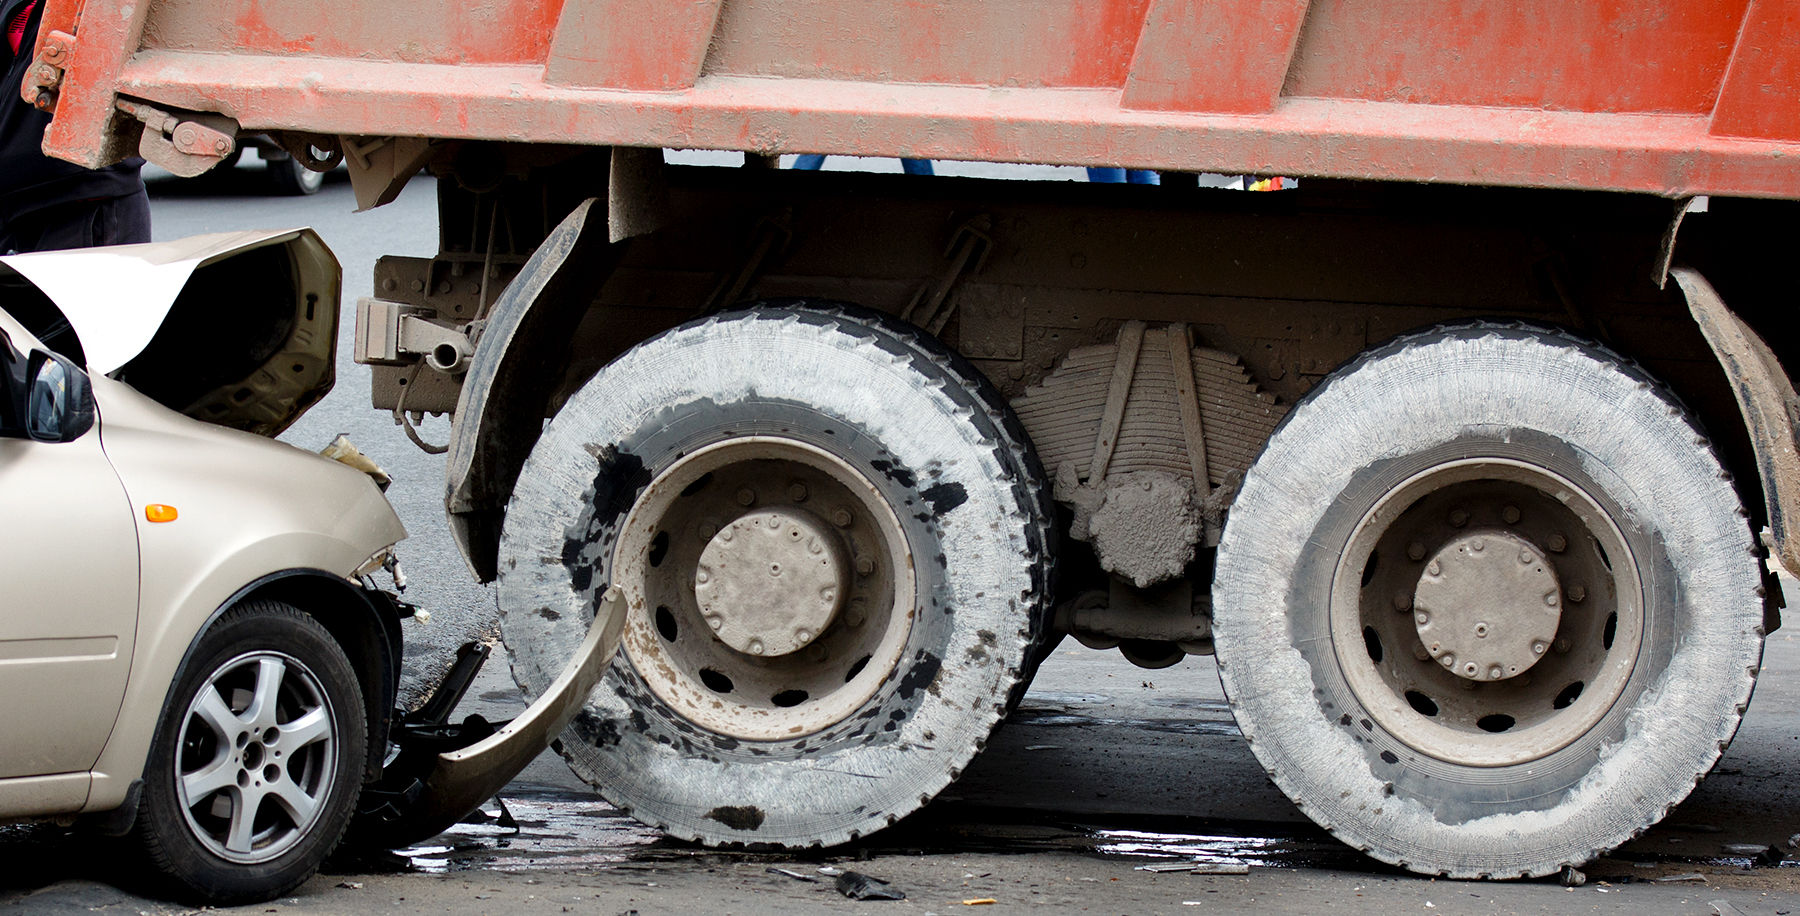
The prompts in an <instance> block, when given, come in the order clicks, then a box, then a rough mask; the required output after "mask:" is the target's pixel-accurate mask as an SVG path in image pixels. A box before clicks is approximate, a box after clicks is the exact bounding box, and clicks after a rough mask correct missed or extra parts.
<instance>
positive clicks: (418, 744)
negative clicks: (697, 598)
mask: <svg viewBox="0 0 1800 916" xmlns="http://www.w3.org/2000/svg"><path fill="white" fill-rule="evenodd" d="M624 629H625V601H624V597H623V595H622V594H621V593H620V592H619V591H618V590H617V589H610V588H609V589H607V590H606V594H605V596H603V597H602V598H601V599H600V602H599V605H598V607H597V608H596V609H595V614H594V622H593V623H592V624H591V625H590V626H589V627H588V633H587V638H586V639H585V640H583V641H582V643H581V646H580V648H578V649H576V651H575V655H574V657H573V658H571V659H570V660H569V662H568V664H567V665H565V666H564V667H563V670H562V673H561V674H559V675H557V677H556V680H555V681H553V682H551V684H550V687H549V689H547V690H545V691H544V693H543V694H542V695H541V696H539V697H538V698H537V700H536V701H535V702H533V703H532V704H531V705H530V706H529V707H527V708H526V710H525V711H524V712H523V713H521V714H520V715H519V717H518V718H516V719H513V720H512V721H510V722H506V723H503V724H501V725H499V726H497V727H495V726H490V725H488V723H487V722H485V721H484V720H482V719H481V718H480V717H478V716H471V717H469V718H468V719H465V720H464V721H463V724H462V725H460V726H443V727H431V726H429V725H427V726H426V727H424V728H420V729H416V730H413V731H406V730H401V733H400V734H398V735H397V736H396V737H397V740H398V741H399V743H400V744H401V753H400V756H398V757H396V758H395V760H394V762H393V763H392V764H390V765H389V767H388V770H387V772H386V773H384V775H383V777H382V780H381V782H380V783H378V784H377V785H375V786H372V787H370V788H369V789H367V790H365V791H364V793H363V794H364V801H363V805H362V811H361V812H359V814H358V817H357V821H356V822H355V823H354V824H353V825H352V827H351V830H350V833H349V835H348V836H346V837H345V842H346V843H348V844H351V845H355V846H362V847H375V848H390V849H391V848H395V847H400V846H407V845H410V844H412V843H416V842H418V841H420V840H424V839H427V838H429V837H432V836H436V835H437V834H439V833H442V832H443V831H444V829H445V828H447V827H449V826H450V825H452V824H455V823H456V822H458V821H460V820H462V819H463V818H464V817H466V816H467V815H468V814H469V812H471V811H474V810H475V808H476V807H477V806H479V805H480V804H481V803H482V802H484V801H486V800H487V799H489V798H492V797H493V796H494V795H495V793H497V792H499V791H500V790H501V789H502V788H505V786H506V784H507V783H509V782H511V781H512V779H513V777H514V776H517V775H519V772H520V771H522V770H524V769H525V767H526V766H528V765H530V763H531V761H533V760H535V759H537V756H538V755H539V754H541V753H543V752H544V749H545V748H547V747H549V746H550V743H551V742H552V741H554V740H556V737H557V736H558V735H560V734H562V731H563V729H565V728H567V727H568V725H569V722H570V721H571V720H573V719H574V718H575V714H576V713H578V712H580V711H581V709H582V707H583V706H584V705H586V703H587V696H588V692H589V691H591V690H593V689H594V685H595V684H597V683H599V681H600V676H601V675H602V674H604V673H605V672H606V668H607V666H608V665H610V664H611V663H612V658H613V654H614V653H616V652H617V651H618V649H619V639H620V637H621V635H622V634H623V633H624ZM474 667H478V664H477V665H476V666H474ZM463 670H465V671H467V673H468V675H469V677H472V675H473V671H472V670H471V669H470V668H464V669H463ZM456 680H457V671H456V670H455V669H453V670H452V673H451V675H450V677H449V678H447V679H446V685H447V686H448V685H450V684H451V683H452V682H453V681H456ZM467 681H468V678H467V677H465V678H462V679H461V680H460V683H457V684H456V686H455V687H454V688H453V689H455V690H457V691H458V692H460V690H462V689H466V687H467ZM433 699H434V700H435V699H436V698H435V697H434V698H433ZM427 705H431V704H430V703H429V702H428V704H427ZM444 712H445V713H447V712H448V710H447V709H446V710H444ZM409 739H410V740H409ZM409 744H411V745H412V746H410V747H409V746H408V745H409ZM420 749H424V750H426V751H427V752H428V753H427V755H426V756H424V757H423V758H421V756H420V754H419V753H418V752H419V750H420ZM430 751H436V753H435V755H431V754H429V752H430Z"/></svg>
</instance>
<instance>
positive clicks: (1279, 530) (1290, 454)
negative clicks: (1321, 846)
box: [1213, 325, 1763, 878]
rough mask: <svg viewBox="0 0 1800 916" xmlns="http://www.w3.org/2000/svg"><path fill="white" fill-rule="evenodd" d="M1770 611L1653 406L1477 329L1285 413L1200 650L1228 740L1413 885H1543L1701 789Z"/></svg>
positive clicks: (1614, 375)
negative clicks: (1526, 881)
mask: <svg viewBox="0 0 1800 916" xmlns="http://www.w3.org/2000/svg"><path fill="white" fill-rule="evenodd" d="M1496 548H1497V549H1496ZM1760 586H1761V572H1760V568H1759V561H1758V560H1757V556H1756V554H1755V553H1754V541H1753V539H1752V534H1751V531H1750V529H1749V526H1748V525H1747V524H1746V522H1745V513H1744V512H1743V509H1742V508H1741V505H1740V503H1739V501H1738V496H1737V494H1736V492H1735V491H1734V490H1733V489H1732V487H1731V485H1730V483H1729V482H1728V478H1727V475H1725V474H1724V472H1723V469H1722V468H1721V466H1720V464H1719V462H1718V459H1717V458H1716V457H1715V456H1714V454H1713V452H1712V450H1711V448H1710V447H1709V446H1708V445H1707V443H1706V440H1705V439H1704V438H1702V437H1701V434H1700V432H1699V431H1698V429H1697V427H1696V425H1695V424H1694V422H1693V421H1692V420H1691V418H1689V417H1688V416H1687V415H1686V414H1685V412H1684V411H1683V410H1682V409H1681V407H1680V405H1679V404H1678V403H1677V402H1676V401H1675V400H1674V398H1673V397H1672V396H1671V395H1669V394H1668V393H1667V392H1666V391H1665V390H1663V389H1662V388H1660V387H1659V386H1657V385H1656V384H1655V383H1654V382H1653V381H1652V380H1651V379H1650V378H1649V377H1648V376H1646V375H1645V374H1644V373H1643V372H1642V371H1641V370H1639V369H1638V368H1637V367H1635V366H1632V365H1630V364H1629V363H1626V362H1625V361H1624V360H1622V359H1620V358H1619V357H1618V356H1616V355H1614V354H1612V353H1609V352H1607V351H1605V350H1602V349H1599V348H1597V347H1594V346H1591V345H1587V344H1585V343H1583V342H1580V341H1576V340H1574V339H1571V338H1569V337H1566V336H1564V335H1561V334H1559V333H1557V332H1553V331H1544V330H1538V329H1531V328H1522V327H1500V326H1494V325H1476V326H1467V327H1455V328H1449V329H1444V330H1440V331H1436V332H1432V333H1428V334H1423V335H1418V336H1414V337H1409V338H1405V339H1401V340H1398V341H1396V342H1393V343H1390V344H1388V345H1386V346H1383V347H1381V348H1379V349H1377V350H1374V351H1372V352H1370V353H1368V354H1365V355H1364V356H1362V357H1360V358H1359V359H1358V360H1357V361H1356V362H1354V363H1353V364H1351V365H1350V366H1348V367H1346V368H1345V369H1344V370H1341V371H1340V372H1339V373H1337V374H1336V375H1334V376H1332V377H1331V378H1329V379H1327V380H1326V382H1325V383H1323V384H1322V385H1320V386H1319V387H1318V388H1317V389H1315V390H1314V391H1313V392H1312V393H1311V394H1309V395H1308V396H1307V397H1306V398H1305V399H1303V400H1302V401H1301V402H1300V403H1299V404H1298V405H1296V406H1295V408H1294V410H1293V412H1292V413H1291V414H1289V416H1288V418H1287V420H1286V421H1285V423H1284V424H1283V426H1282V427H1281V428H1280V429H1278V430H1277V431H1276V433H1275V435H1274V437H1273V438H1272V439H1271V440H1270V442H1269V444H1268V447H1267V448H1266V450H1265V451H1264V452H1263V455H1262V456H1261V457H1260V458H1259V459H1258V460H1257V463H1256V465H1255V466H1254V467H1253V468H1251V470H1250V473H1249V474H1248V475H1247V477H1246V479H1245V482H1244V488H1243V491H1242V493H1241V494H1240V495H1239V497H1238V499H1237V501H1236V503H1235V504H1234V505H1233V506H1232V508H1231V514H1230V519H1229V521H1228V523H1227V525H1226V528H1225V532H1224V538H1223V541H1222V543H1221V545H1220V548H1219V561H1218V574H1217V578H1216V580H1215V582H1214V586H1213V608H1214V638H1215V644H1216V646H1217V651H1218V660H1219V668H1220V675H1221V678H1222V679H1223V681H1224V685H1225V690H1226V693H1227V695H1228V696H1229V697H1230V698H1231V701H1232V706H1233V709H1234V710H1235V712H1236V715H1237V718H1238V723H1239V726H1240V727H1241V728H1242V730H1243V733H1244V736H1245V738H1246V739H1247V740H1249V741H1250V742H1251V748H1252V749H1253V750H1254V751H1255V753H1256V755H1257V757H1258V759H1259V760H1261V762H1262V763H1263V766H1264V767H1265V768H1266V769H1267V770H1268V771H1269V773H1270V775H1271V777H1272V778H1273V779H1274V781H1275V782H1276V784H1277V785H1279V786H1280V787H1281V788H1282V790H1283V791H1284V792H1286V793H1287V794H1288V796H1289V797H1290V798H1292V799H1293V800H1294V801H1295V803H1296V804H1298V805H1299V806H1300V807H1301V808H1302V809H1303V810H1305V811H1306V813H1307V815H1308V816H1310V817H1311V818H1313V820H1315V821H1317V822H1318V823H1319V824H1320V825H1321V826H1324V827H1326V828H1327V829H1329V830H1331V831H1332V832H1333V833H1335V834H1336V835H1337V836H1338V837H1340V838H1341V839H1343V840H1344V841H1345V842H1346V843H1349V844H1350V845H1352V846H1355V847H1357V848H1358V849H1362V850H1364V851H1366V852H1368V853H1369V855H1371V856H1374V857H1375V858H1377V859H1380V860H1382V861H1384V862H1389V863H1393V864H1396V865H1400V866H1402V867H1405V868H1408V869H1411V870H1413V871H1417V872H1422V873H1426V874H1437V875H1446V876H1450V877H1456V878H1477V877H1494V878H1505V877H1529V876H1540V875H1548V874H1552V873H1555V872H1557V871H1558V870H1560V869H1562V868H1563V867H1565V866H1572V865H1580V864H1582V863H1584V862H1587V861H1589V860H1591V859H1593V858H1595V857H1596V856H1599V855H1601V854H1603V853H1605V852H1607V851H1608V850H1611V849H1613V848H1614V847H1617V846H1618V845H1619V844H1621V843H1624V842H1625V841H1627V840H1629V839H1631V838H1632V837H1633V836H1636V835H1637V834H1638V833H1640V832H1642V831H1643V830H1644V829H1645V828H1647V827H1649V826H1650V825H1652V824H1654V823H1656V822H1657V821H1658V820H1659V819H1661V818H1662V817H1663V816H1664V815H1665V814H1666V813H1667V812H1668V811H1669V810H1670V809H1672V808H1673V807H1674V806H1675V805H1676V804H1678V803H1679V802H1680V801H1681V800H1682V799H1683V798H1685V797H1686V796H1687V795H1688V793H1689V792H1690V791H1691V790H1692V789H1693V787H1694V785H1695V783H1696V782H1697V781H1698V780H1699V779H1700V778H1701V777H1702V776H1703V775H1704V774H1705V773H1706V772H1707V771H1708V770H1710V769H1711V768H1712V766H1713V764H1714V763H1715V762H1716V761H1717V760H1718V758H1719V755H1720V753H1721V752H1722V750H1723V749H1724V747H1725V746H1726V744H1727V743H1728V742H1729V741H1730V740H1731V737H1732V735H1733V733H1734V732H1735V731H1736V729H1737V726H1738V721H1739V718H1740V716H1741V714H1742V711H1743V709H1744V707H1745V705H1746V704H1747V703H1748V702H1749V699H1750V693H1751V689H1752V687H1753V686H1754V683H1755V677H1756V673H1757V669H1758V665H1759V663H1760V658H1761V652H1762V635H1763V634H1762V629H1761V626H1762V597H1761V592H1762V590H1761V587H1760ZM1458 589H1461V591H1458ZM1465 631H1466V632H1465ZM1509 639H1510V640H1514V641H1513V642H1507V640H1509ZM1459 653H1460V654H1459Z"/></svg>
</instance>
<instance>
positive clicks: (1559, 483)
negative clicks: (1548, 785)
mask: <svg viewBox="0 0 1800 916" xmlns="http://www.w3.org/2000/svg"><path fill="white" fill-rule="evenodd" d="M1471 545H1485V546H1486V547H1487V548H1488V549H1489V550H1494V549H1495V548H1498V551H1496V552H1495V553H1493V554H1490V555H1488V557H1487V558H1486V559H1484V560H1482V562H1484V563H1487V564H1489V565H1490V566H1492V564H1494V563H1496V562H1498V561H1497V560H1495V559H1494V557H1502V558H1509V559H1507V560H1506V562H1505V563H1504V564H1502V565H1501V566H1500V567H1493V568H1496V569H1500V570H1501V572H1500V573H1499V581H1501V582H1503V583H1505V586H1506V587H1504V588H1499V589H1493V590H1492V595H1491V597H1489V596H1483V597H1481V598H1478V599H1476V600H1473V601H1465V602H1461V603H1460V604H1459V606H1458V607H1457V608H1455V609H1450V608H1443V607H1439V608H1432V609H1427V608H1426V607H1425V606H1424V604H1423V603H1420V602H1421V596H1426V597H1429V598H1431V599H1433V600H1435V601H1437V603H1438V604H1440V605H1441V604H1444V602H1443V601H1442V599H1441V595H1442V594H1443V592H1442V588H1443V586H1442V585H1441V583H1442V582H1444V581H1445V580H1448V579H1450V578H1452V576H1453V575H1456V574H1457V573H1458V571H1459V570H1460V569H1467V568H1472V567H1454V565H1453V564H1455V563H1462V562H1466V561H1467V558H1469V557H1472V556H1476V554H1472V553H1470V551H1469V548H1470V546H1471ZM1527 558H1529V561H1530V562H1526V560H1527ZM1371 560H1373V562H1371ZM1515 560H1516V561H1517V565H1516V566H1513V563H1514V562H1515ZM1545 567H1547V569H1544V568H1545ZM1540 570H1542V572H1540ZM1433 571H1435V572H1436V573H1438V575H1435V576H1431V575H1430V574H1431V573H1432V572H1433ZM1546 575H1547V577H1548V578H1547V579H1545V578H1542V577H1543V576H1546ZM1428 577H1430V579H1431V580H1432V582H1433V583H1436V584H1422V583H1426V582H1427V579H1428ZM1508 577H1510V578H1508ZM1478 581H1481V582H1483V583H1484V584H1486V583H1488V582H1490V581H1492V580H1491V579H1482V580H1478ZM1545 581H1548V582H1549V583H1550V585H1551V586H1552V587H1553V590H1554V597H1555V598H1556V601H1557V610H1558V616H1557V619H1556V621H1555V626H1554V629H1553V634H1554V635H1553V637H1552V638H1550V639H1548V640H1543V639H1542V637H1541V636H1539V635H1537V634H1536V633H1535V632H1531V627H1532V626H1534V625H1535V624H1533V623H1532V622H1531V621H1530V619H1529V617H1528V616H1522V615H1523V614H1524V611H1523V608H1524V607H1525V606H1527V605H1531V606H1536V605H1535V604H1534V602H1537V601H1540V600H1541V601H1544V602H1548V601H1549V598H1548V597H1546V596H1547V595H1548V594H1549V592H1550V590H1548V589H1545V590H1543V591H1540V588H1541V587H1542V586H1543V583H1544V582H1545ZM1527 587H1529V588H1530V589H1531V591H1530V592H1529V593H1523V592H1524V589H1525V588H1527ZM1434 588H1436V589H1439V590H1438V591H1433V590H1432V589H1434ZM1331 594H1332V597H1331V608H1330V612H1329V618H1330V627H1331V638H1332V647H1333V651H1334V653H1335V656H1336V659H1337V661H1338V665H1339V669H1340V670H1341V671H1342V673H1343V676H1344V679H1345V681H1346V682H1347V683H1348V685H1349V688H1350V690H1351V691H1352V693H1354V694H1355V695H1356V697H1357V699H1358V700H1359V701H1360V702H1361V704H1362V706H1363V708H1364V709H1365V710H1367V712H1368V714H1369V717H1370V718H1371V719H1373V720H1374V721H1375V722H1377V723H1379V724H1380V725H1381V727H1382V728H1383V729H1385V730H1386V731H1388V732H1389V733H1390V734H1392V735H1393V736H1394V737H1395V738H1396V739H1398V740H1399V741H1401V742H1402V743H1404V744H1406V745H1407V746H1409V747H1411V748H1413V749H1414V750H1417V751H1419V752H1421V753H1423V754H1426V755H1429V756H1431V757H1435V758H1438V759H1440V760H1444V761H1446V762H1449V763H1453V764H1461V765H1466V766H1479V767H1496V766H1511V765H1517V764H1523V763H1529V762H1531V761H1533V760H1538V759H1541V758H1543V757H1545V756H1548V755H1550V754H1553V753H1555V752H1557V751H1559V750H1561V749H1563V748H1565V747H1568V746H1569V745H1570V744H1573V743H1574V742H1576V741H1577V740H1579V739H1580V738H1581V737H1582V736H1583V735H1584V734H1587V733H1588V732H1589V731H1590V730H1591V729H1593V728H1594V726H1596V725H1597V724H1598V723H1599V722H1600V721H1601V720H1602V719H1603V718H1605V716H1606V715H1607V714H1608V712H1610V711H1611V710H1612V708H1613V706H1614V704H1615V703H1616V702H1617V701H1618V699H1619V698H1620V697H1621V696H1623V694H1624V692H1625V689H1626V686H1627V684H1628V682H1629V681H1630V678H1631V673H1632V671H1633V669H1634V667H1635V664H1636V660H1637V657H1638V654H1639V651H1640V650H1641V648H1642V644H1643V629H1644V605H1643V591H1642V585H1641V582H1640V580H1639V579H1638V577H1637V573H1636V565H1635V563H1634V562H1633V557H1632V554H1631V551H1630V548H1629V546H1628V544H1627V543H1626V541H1625V538H1624V536H1623V534H1622V532H1621V531H1620V530H1619V527H1618V525H1617V524H1616V523H1615V522H1614V520H1613V519H1612V517H1611V516H1610V515H1609V514H1608V513H1607V512H1605V511H1604V510H1603V509H1602V508H1601V505H1600V503H1599V502H1598V501H1597V500H1596V499H1594V498H1593V497H1592V496H1591V495H1589V494H1588V493H1587V492H1586V491H1585V490H1584V489H1583V488H1582V487H1580V486H1578V485H1576V484H1575V483H1573V482H1571V481H1570V480H1568V479H1567V478H1565V477H1563V476H1561V475H1559V474H1556V473H1554V472H1552V471H1549V470H1547V469H1545V468H1541V467H1537V466H1535V465H1531V464H1527V463H1524V462H1519V461H1514V460H1511V459H1503V458H1473V459H1468V460H1463V461H1456V462H1449V463H1446V464H1442V465H1438V466H1436V467H1433V468H1429V469H1427V470H1425V471H1422V472H1420V473H1418V474H1415V475H1413V476H1412V477H1410V478H1408V479H1407V480H1406V481H1404V482H1402V483H1401V484H1400V485H1398V486H1396V487H1394V488H1393V489H1392V490H1390V491H1389V492H1388V493H1387V494H1385V495H1383V497H1382V498H1381V499H1380V500H1378V501H1377V502H1376V503H1375V505H1373V506H1372V507H1371V508H1370V509H1369V510H1368V511H1367V512H1366V513H1365V514H1364V515H1363V517H1362V519H1361V520H1360V521H1359V522H1358V523H1357V525H1356V527H1355V528H1354V529H1353V533H1352V535H1351V536H1350V539H1349V542H1348V543H1347V544H1346V546H1345V549H1344V550H1343V552H1342V553H1341V554H1340V557H1339V561H1338V565H1337V568H1336V571H1335V573H1334V576H1333V580H1332V593H1331ZM1464 594H1465V595H1466V594H1467V593H1464ZM1415 603H1419V606H1415ZM1471 607H1472V608H1478V609H1479V610H1471V609H1469V608H1471ZM1434 614H1435V615H1436V617H1435V618H1434V616H1433V615H1434ZM1421 616H1424V617H1426V618H1432V619H1430V620H1428V621H1426V622H1422V621H1421V620H1420V617H1421ZM1490 616H1493V617H1497V618H1498V621H1499V622H1491V621H1488V620H1486V619H1484V618H1486V617H1490ZM1446 617H1448V618H1449V620H1450V622H1449V624H1447V625H1444V624H1441V623H1440V620H1441V619H1442V618H1446ZM1514 621H1518V623H1516V624H1515V623H1514ZM1476 624H1480V625H1482V626H1484V627H1485V626H1489V625H1492V626H1493V628H1494V637H1495V638H1496V640H1498V638H1499V637H1500V636H1501V635H1503V634H1507V633H1514V632H1518V633H1525V632H1531V635H1529V637H1525V638H1528V639H1529V641H1530V642H1531V643H1532V644H1533V645H1534V647H1535V644H1537V643H1539V642H1540V641H1541V642H1543V649H1542V651H1541V652H1535V651H1534V652H1531V656H1533V657H1531V658H1528V659H1526V660H1529V661H1530V662H1531V663H1530V664H1525V661H1524V660H1521V659H1520V658H1519V656H1518V655H1517V654H1515V655H1513V656H1512V657H1511V659H1512V660H1511V663H1510V664H1507V663H1500V662H1496V661H1495V660H1494V659H1493V658H1485V657H1484V658H1482V659H1481V660H1480V661H1478V662H1471V661H1470V660H1469V658H1467V657H1464V658H1456V659H1454V660H1453V661H1452V662H1451V663H1450V664H1449V665H1446V663H1445V661H1444V656H1445V655H1452V654H1454V653H1451V652H1449V651H1448V647H1446V646H1445V645H1443V644H1442V642H1441V641H1440V640H1439V639H1438V638H1436V634H1438V633H1445V632H1450V631H1454V632H1453V633H1452V634H1451V635H1450V636H1449V638H1450V639H1454V640H1458V641H1459V643H1458V644H1459V645H1461V646H1468V645H1480V644H1482V643H1484V642H1485V641H1486V639H1487V638H1488V633H1487V632H1482V633H1481V634H1480V636H1479V637H1476V638H1473V639H1471V638H1470V635H1471V634H1473V632H1474V627H1475V625H1476ZM1434 625H1436V626H1440V629H1437V630H1433V629H1431V627H1432V626H1434ZM1428 641H1429V642H1431V643H1432V645H1430V646H1427V644H1426V643H1427V642H1428ZM1490 651H1499V650H1490ZM1527 651H1530V650H1527ZM1515 666H1519V667H1521V668H1522V670H1520V671H1519V672H1518V673H1517V674H1513V673H1511V672H1510V671H1507V670H1497V669H1507V668H1511V667H1515ZM1471 668H1472V669H1473V670H1470V669H1471Z"/></svg>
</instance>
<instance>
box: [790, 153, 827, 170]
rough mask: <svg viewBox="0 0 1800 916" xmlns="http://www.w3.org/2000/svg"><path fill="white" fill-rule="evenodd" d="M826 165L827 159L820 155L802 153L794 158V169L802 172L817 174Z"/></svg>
mask: <svg viewBox="0 0 1800 916" xmlns="http://www.w3.org/2000/svg"><path fill="white" fill-rule="evenodd" d="M824 165H825V157H824V156H822V155H820V154H819V153H802V154H801V155H798V156H795V157H794V166H793V167H794V168H797V169H799V170H800V171H802V172H816V171H818V170H819V169H820V168H821V167H823V166H824Z"/></svg>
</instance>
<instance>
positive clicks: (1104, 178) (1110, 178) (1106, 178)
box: [1087, 165, 1125, 184]
mask: <svg viewBox="0 0 1800 916" xmlns="http://www.w3.org/2000/svg"><path fill="white" fill-rule="evenodd" d="M1087 173H1088V181H1091V182H1093V183H1095V184H1124V183H1125V170H1124V169H1101V168H1095V167H1093V166H1091V165H1090V166H1088V170H1087Z"/></svg>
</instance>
